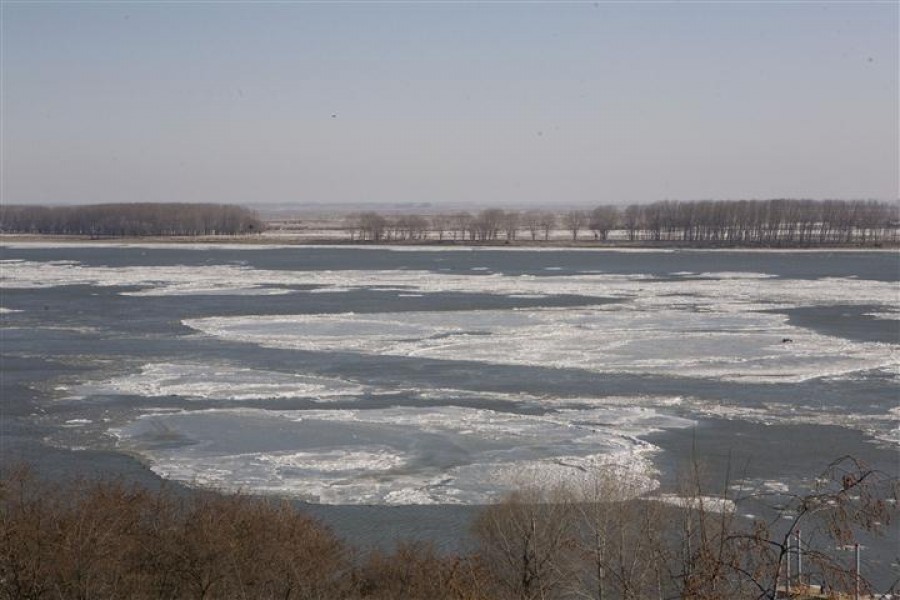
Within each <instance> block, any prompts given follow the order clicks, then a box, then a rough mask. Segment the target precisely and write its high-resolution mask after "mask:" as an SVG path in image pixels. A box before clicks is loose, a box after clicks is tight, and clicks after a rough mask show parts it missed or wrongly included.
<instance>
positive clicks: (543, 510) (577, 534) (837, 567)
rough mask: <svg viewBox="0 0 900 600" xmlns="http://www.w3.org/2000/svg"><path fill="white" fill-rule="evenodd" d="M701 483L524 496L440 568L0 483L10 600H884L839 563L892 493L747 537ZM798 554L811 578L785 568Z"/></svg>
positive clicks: (237, 515)
mask: <svg viewBox="0 0 900 600" xmlns="http://www.w3.org/2000/svg"><path fill="white" fill-rule="evenodd" d="M695 475H696V473H692V474H691V477H690V478H689V481H691V485H690V486H689V488H688V489H686V490H685V494H684V495H683V496H682V500H681V501H680V503H678V504H677V505H674V506H671V505H666V504H664V503H662V502H659V501H655V500H652V499H637V500H635V499H634V497H635V496H636V495H639V494H641V492H642V491H643V490H642V489H641V488H640V483H639V479H636V478H631V477H629V476H628V475H627V474H625V473H622V472H621V471H619V470H616V469H609V470H603V471H601V472H598V473H593V474H590V476H588V477H586V478H585V479H584V482H583V485H581V486H579V487H571V486H567V487H554V488H552V489H537V488H525V489H522V490H520V491H518V492H516V493H514V494H512V495H510V496H509V497H507V498H506V499H504V500H503V501H502V502H500V503H498V504H496V505H493V506H490V507H487V508H486V509H485V510H484V511H483V512H482V513H481V515H480V516H479V517H478V519H477V521H476V523H475V526H474V527H475V529H474V530H475V533H476V536H477V538H478V540H479V544H480V545H479V550H478V553H477V554H473V555H464V556H444V555H440V554H438V553H437V552H435V550H434V549H433V548H432V547H430V546H428V545H425V544H401V545H400V546H399V547H398V548H397V549H396V550H394V551H393V552H392V553H385V552H382V551H373V552H370V553H368V554H360V553H359V552H358V551H355V550H354V549H353V548H351V547H349V546H348V545H346V544H345V543H343V542H341V541H340V540H338V539H337V538H336V537H335V536H334V535H333V534H332V533H331V532H330V531H329V530H328V529H327V528H325V527H323V526H322V525H321V524H319V523H317V522H315V521H313V520H311V519H310V518H308V517H306V516H304V515H303V514H302V513H301V512H299V511H298V510H297V508H296V507H295V506H294V505H292V504H290V503H287V502H285V501H274V500H266V499H259V498H252V497H248V496H243V495H240V494H238V495H218V494H211V493H205V492H196V493H175V492H173V491H171V490H168V489H166V488H163V489H162V490H161V491H149V490H146V489H140V488H134V487H128V486H125V485H123V484H121V483H115V482H113V483H109V482H80V483H75V484H65V485H50V484H45V483H40V482H38V481H36V480H35V479H34V478H32V477H30V476H29V475H28V473H27V472H26V471H18V472H16V473H13V474H12V475H9V476H7V477H5V478H3V479H2V480H0V598H8V599H34V600H37V599H44V598H47V599H51V598H76V599H88V598H138V599H142V598H146V599H150V598H155V599H173V600H174V599H182V598H197V599H212V598H260V599H263V598H265V599H269V598H271V599H274V598H281V599H291V598H311V599H315V598H320V599H332V598H333V599H362V598H372V599H379V600H387V599H398V600H399V599H422V600H425V599H429V600H430V599H437V600H441V599H446V600H451V599H458V600H479V599H497V600H505V599H510V600H512V599H518V600H530V599H538V598H541V599H552V598H560V599H567V598H597V599H599V600H609V599H623V600H624V599H633V600H637V599H643V598H657V599H659V600H663V599H668V598H673V599H674V598H682V599H694V600H707V599H708V600H718V599H721V598H771V599H774V598H777V597H785V595H786V594H787V587H788V586H792V587H793V590H794V591H795V592H796V591H797V590H800V589H802V590H808V589H811V586H810V584H812V583H817V584H818V583H820V582H821V583H825V584H826V585H827V588H828V589H829V590H837V591H841V590H844V591H852V590H854V589H855V586H857V585H859V586H860V589H861V591H862V592H863V593H868V592H871V590H870V589H869V586H868V584H867V583H866V582H865V581H863V580H862V579H861V578H859V577H858V574H857V573H856V572H855V571H854V570H853V568H852V567H847V566H846V565H845V563H844V562H842V560H840V558H839V557H836V556H835V550H834V549H835V547H836V545H843V544H846V543H850V542H853V541H854V540H855V539H856V538H855V536H856V535H857V533H858V532H861V531H876V530H878V529H880V528H882V527H884V525H885V524H886V523H887V522H888V521H889V519H890V517H891V513H892V512H893V511H894V510H895V509H896V499H897V489H896V482H895V481H892V480H888V479H886V478H884V477H882V476H881V475H880V474H879V473H877V472H874V471H871V470H869V469H867V468H866V467H865V466H863V465H861V464H859V463H858V462H856V461H854V460H852V459H849V458H845V459H842V460H840V461H836V462H835V463H833V464H832V465H831V466H830V467H829V470H828V472H827V473H826V477H823V478H820V479H819V484H818V488H817V489H816V490H814V491H813V492H812V493H810V494H808V495H805V496H802V497H801V496H796V497H791V498H788V501H787V502H786V503H784V504H783V505H782V506H781V507H780V509H779V510H778V511H777V513H776V514H775V515H774V517H773V518H772V519H771V520H770V521H765V520H761V519H757V520H755V521H753V522H749V521H747V520H746V519H743V518H740V517H739V516H738V515H737V513H736V511H734V510H731V509H729V508H728V506H729V505H728V504H727V503H726V504H723V503H722V502H721V498H719V499H718V500H716V499H711V498H709V497H707V496H706V495H705V492H706V490H703V489H702V488H701V487H700V486H699V485H698V484H697V481H699V478H697V477H695ZM782 501H783V499H782ZM723 507H724V509H723ZM785 515H790V516H791V518H790V520H785V519H784V518H782V517H784V516H785ZM801 525H802V526H803V528H804V529H803V531H804V533H805V535H806V537H804V539H803V541H802V542H801V541H800V540H799V536H797V532H798V530H799V527H800V526H801ZM792 540H796V541H792ZM798 547H799V548H802V553H803V559H804V563H803V564H804V566H805V571H804V574H803V576H802V577H801V576H800V575H799V574H798V573H797V572H796V571H794V572H793V573H791V572H790V570H789V569H790V567H789V565H791V564H794V562H795V561H796V560H797V558H798V557H799V551H798ZM815 587H818V586H815Z"/></svg>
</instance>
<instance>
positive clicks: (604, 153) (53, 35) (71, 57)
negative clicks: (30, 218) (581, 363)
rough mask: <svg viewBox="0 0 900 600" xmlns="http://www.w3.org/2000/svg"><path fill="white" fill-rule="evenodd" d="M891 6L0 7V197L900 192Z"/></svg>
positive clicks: (527, 197)
mask: <svg viewBox="0 0 900 600" xmlns="http://www.w3.org/2000/svg"><path fill="white" fill-rule="evenodd" d="M898 13H900V3H898V2H896V1H889V2H864V1H854V2H846V3H842V2H726V1H722V2H703V3H701V2H666V3H662V2H602V1H601V2H590V1H589V2H528V3H526V2H328V3H316V2H196V3H193V2H124V1H123V2H78V1H66V2H34V1H29V2H10V1H7V0H2V4H0V29H2V30H0V50H2V55H0V73H2V75H0V78H2V81H0V97H2V115H0V116H2V123H0V125H2V131H0V146H2V147H0V150H2V156H0V165H2V173H0V202H2V203H4V204H26V203H27V204H64V203H65V204H71V203H97V202H138V201H140V202H157V201H158V202H227V203H238V204H245V205H253V204H260V203H266V204H268V203H298V204H299V203H304V204H308V203H320V204H347V203H407V202H417V203H418V202H429V203H432V204H435V205H442V204H450V205H460V204H467V205H473V206H479V205H480V206H488V205H496V206H517V205H518V206H531V205H538V206H546V207H566V206H585V207H588V206H595V205H599V204H627V203H643V202H653V201H657V200H663V199H681V200H690V199H709V198H717V199H719V198H721V199H738V198H785V197H790V198H845V199H851V198H875V199H881V200H895V199H897V197H898V195H900V190H898V188H900V181H898V178H900V175H898V170H900V167H898V164H900V150H898V147H900V142H898V129H900V123H898V120H900V119H898V110H900V109H898V102H900V92H898V79H900V65H898V55H900V48H898V31H900V15H898Z"/></svg>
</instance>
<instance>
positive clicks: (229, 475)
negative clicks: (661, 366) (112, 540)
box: [114, 406, 691, 504]
mask: <svg viewBox="0 0 900 600" xmlns="http://www.w3.org/2000/svg"><path fill="white" fill-rule="evenodd" d="M690 423H691V422H690V421H686V420H684V419H679V418H676V417H667V416H663V415H660V414H659V413H658V412H656V411H654V410H652V409H648V408H643V407H625V406H605V407H602V408H585V409H567V410H560V411H557V412H552V413H549V414H544V415H539V416H538V415H520V414H511V413H505V412H497V411H492V410H485V409H473V408H464V407H457V406H442V407H422V408H419V407H415V408H414V407H395V408H385V409H368V410H304V411H277V412H275V411H266V410H256V409H248V408H240V409H214V410H199V411H184V412H175V413H172V412H154V413H150V414H146V415H144V416H142V417H141V418H138V419H137V420H136V421H134V422H132V423H131V424H129V425H127V426H124V427H122V428H119V429H117V430H116V431H115V432H114V433H115V434H116V435H117V436H118V438H119V440H120V444H122V445H123V446H124V447H126V448H128V449H130V450H132V451H137V452H142V453H146V454H147V455H149V456H152V468H153V470H154V471H156V472H157V473H159V474H160V475H162V476H164V477H169V478H173V479H177V480H181V481H187V482H191V483H194V484H198V485H206V486H214V487H216V488H220V489H236V488H243V489H252V490H254V491H257V492H263V493H288V494H294V495H299V496H301V497H304V498H306V499H308V500H311V501H315V502H320V503H333V504H371V503H377V504H431V503H441V504H457V503H465V504H477V503H482V502H487V501H490V500H491V499H494V498H496V496H497V494H499V493H502V492H503V491H504V490H510V489H515V488H517V487H521V486H523V485H555V484H559V483H561V482H567V483H570V484H571V483H572V482H577V481H585V480H588V479H589V478H591V477H594V476H597V474H598V473H599V472H600V467H604V466H609V465H613V466H614V467H615V468H617V469H626V470H628V471H629V472H630V473H633V474H634V476H635V477H641V478H642V480H643V484H642V485H641V486H640V490H642V491H646V490H650V489H652V488H653V487H654V486H655V482H654V480H653V478H652V474H653V470H652V467H651V464H650V462H649V459H650V455H651V454H652V452H653V451H654V450H655V448H654V447H653V446H652V445H650V444H647V443H646V442H643V441H641V440H640V439H639V438H638V437H637V436H638V435H640V434H644V433H647V432H649V431H654V430H656V429H658V428H660V427H683V426H688V425H690Z"/></svg>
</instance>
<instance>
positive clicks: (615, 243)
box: [0, 233, 900, 252]
mask: <svg viewBox="0 0 900 600" xmlns="http://www.w3.org/2000/svg"><path fill="white" fill-rule="evenodd" d="M18 244H22V245H29V246H41V245H45V246H46V245H65V246H72V247H76V246H82V247H83V246H93V247H108V246H131V247H142V246H145V247H164V246H178V245H181V246H198V247H199V246H224V247H243V248H247V247H252V248H279V247H281V248H287V247H303V246H310V247H317V248H356V249H373V250H374V249H378V250H391V249H404V250H419V249H421V250H462V251H465V250H481V249H487V250H535V251H540V250H553V251H604V250H605V251H614V252H628V251H636V252H654V251H656V252H665V251H709V250H718V251H727V252H896V251H898V250H900V242H894V243H891V242H888V243H877V244H871V245H860V244H821V245H802V246H800V245H789V244H784V245H778V244H776V245H756V244H727V243H722V244H709V243H696V242H677V241H659V242H656V241H635V242H631V241H627V240H612V241H599V240H592V239H584V240H560V239H551V240H546V241H545V240H512V241H509V240H497V241H468V240H466V241H459V240H412V241H409V240H402V241H383V240H380V241H377V242H376V241H358V240H348V239H336V238H329V237H315V236H310V237H304V236H293V237H292V236H283V237H281V236H279V237H266V236H263V235H259V234H250V235H240V236H231V235H218V236H196V237H186V236H171V237H169V236H147V237H103V238H92V237H90V236H74V235H35V234H10V233H3V234H0V246H14V245H18Z"/></svg>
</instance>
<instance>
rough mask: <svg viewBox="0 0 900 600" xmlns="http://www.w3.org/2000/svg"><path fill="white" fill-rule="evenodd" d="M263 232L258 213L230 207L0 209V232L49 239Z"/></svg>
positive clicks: (140, 205)
mask: <svg viewBox="0 0 900 600" xmlns="http://www.w3.org/2000/svg"><path fill="white" fill-rule="evenodd" d="M263 229H264V225H263V222H262V221H261V220H260V219H259V217H258V216H257V215H256V213H254V212H252V211H250V210H248V209H246V208H243V207H240V206H234V205H228V204H182V203H135V204H131V203H128V204H125V203H122V204H93V205H82V206H52V207H50V206H25V205H0V232H4V233H29V234H45V235H86V236H90V237H92V238H97V237H103V236H117V237H126V236H127V237H132V236H134V237H137V236H199V235H237V234H246V233H255V232H259V231H262V230H263Z"/></svg>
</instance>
